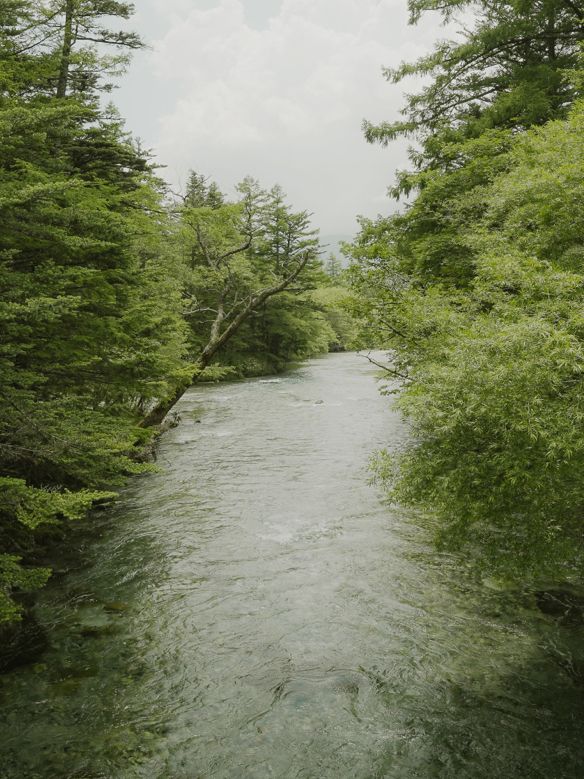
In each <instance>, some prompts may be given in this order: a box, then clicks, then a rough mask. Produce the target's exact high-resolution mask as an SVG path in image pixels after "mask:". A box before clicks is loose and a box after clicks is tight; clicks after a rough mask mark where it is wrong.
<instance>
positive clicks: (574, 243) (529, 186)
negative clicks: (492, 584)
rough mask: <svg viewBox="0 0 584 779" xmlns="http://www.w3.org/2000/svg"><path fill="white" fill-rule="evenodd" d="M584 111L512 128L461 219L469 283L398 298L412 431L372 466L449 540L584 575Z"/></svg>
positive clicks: (474, 552) (499, 559)
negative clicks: (521, 130) (500, 165)
mask: <svg viewBox="0 0 584 779" xmlns="http://www.w3.org/2000/svg"><path fill="white" fill-rule="evenodd" d="M583 119H584V110H583V107H582V106H577V107H576V108H575V109H574V110H573V112H572V114H571V115H570V117H569V118H568V120H566V121H556V122H552V123H549V124H548V125H546V126H545V127H544V128H542V129H534V130H532V131H530V132H528V133H527V134H525V135H524V136H522V137H519V138H518V139H517V140H516V141H515V143H514V145H513V148H512V150H511V152H510V161H511V169H510V170H509V171H508V172H506V173H503V174H501V175H500V176H499V177H497V178H496V179H495V180H494V181H493V183H492V185H491V186H490V187H488V188H487V189H485V191H484V193H483V196H484V200H485V205H486V209H485V213H484V215H483V218H482V219H481V220H474V222H471V223H469V225H468V226H467V230H466V234H465V236H466V240H467V242H468V244H469V245H470V246H472V248H473V251H474V254H475V263H474V266H475V272H474V276H473V278H472V280H471V281H470V283H469V285H468V287H467V288H466V289H465V291H464V293H462V292H459V291H457V290H456V289H446V288H442V289H440V288H439V287H436V286H432V287H429V288H426V289H424V288H421V287H418V286H416V285H415V284H413V283H410V284H408V285H407V286H406V288H405V289H402V290H401V291H400V293H399V294H398V295H396V296H394V299H393V309H392V314H391V324H392V326H393V327H394V329H395V330H398V329H400V328H403V332H402V337H399V336H395V337H394V338H393V340H392V344H393V345H394V346H395V347H396V348H397V349H398V354H397V361H398V364H399V365H400V366H401V367H402V369H406V370H407V371H408V373H409V380H408V382H406V386H405V388H404V390H403V392H402V395H401V397H400V400H399V406H400V407H401V408H402V410H403V411H404V413H405V414H406V416H407V417H408V419H409V420H410V422H411V425H412V432H413V435H414V441H415V444H414V445H413V447H411V448H409V449H407V450H406V451H405V452H403V453H402V454H401V455H398V456H396V457H389V456H388V455H384V456H381V457H380V459H379V461H378V463H377V470H378V474H379V475H380V476H381V478H382V479H383V480H384V481H385V483H386V484H387V485H388V487H390V489H391V491H392V495H393V497H394V499H395V500H398V501H400V502H402V503H404V504H406V505H410V506H413V507H416V508H420V509H423V510H424V511H426V512H430V513H431V514H433V515H435V516H436V517H437V518H438V520H439V522H438V527H439V530H438V538H439V540H440V542H441V543H442V544H445V545H447V546H448V548H454V549H458V550H463V551H464V552H465V553H466V554H468V555H469V556H470V557H472V559H474V560H475V561H476V562H477V564H478V565H479V566H481V567H483V568H484V569H487V570H489V571H495V572H496V573H498V574H499V575H502V576H505V577H508V578H513V577H516V576H521V577H524V576H530V577H533V578H537V577H545V576H550V577H553V576H555V577H560V578H570V577H572V578H573V577H582V575H584V527H583V525H582V508H583V506H584V488H583V485H582V480H581V479H580V477H579V473H580V471H581V469H582V467H583V464H584V436H583V435H582V421H583V419H584V392H583V387H584V384H583V377H584V329H583V324H584V320H583V318H582V309H583V304H584V297H583V295H584V292H583V290H584V263H583V262H582V259H583V258H582V245H583V240H584V224H583V223H582V220H581V218H580V211H579V210H578V209H577V208H575V204H576V203H578V202H580V203H581V202H583V199H584V184H583V182H584V154H583V144H582V137H583V136H582V121H583ZM556 217H557V218H556ZM362 283H363V284H365V282H364V281H362ZM386 302H387V301H386ZM378 303H379V309H380V310H383V309H384V308H385V306H384V305H383V304H382V303H381V302H380V301H378Z"/></svg>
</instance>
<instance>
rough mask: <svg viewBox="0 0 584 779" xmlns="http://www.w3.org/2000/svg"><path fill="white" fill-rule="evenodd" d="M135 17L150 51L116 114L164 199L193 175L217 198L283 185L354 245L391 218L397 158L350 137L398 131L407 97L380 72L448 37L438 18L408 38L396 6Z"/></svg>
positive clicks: (403, 160) (398, 147)
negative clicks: (206, 181) (389, 123)
mask: <svg viewBox="0 0 584 779" xmlns="http://www.w3.org/2000/svg"><path fill="white" fill-rule="evenodd" d="M135 6H136V14H135V16H134V17H133V19H132V22H131V27H132V29H134V30H136V31H138V32H139V33H140V34H141V35H142V36H143V38H144V39H145V40H146V42H147V43H148V46H149V48H148V49H147V50H144V51H142V52H139V53H137V54H136V55H135V56H134V59H133V63H132V65H131V67H130V70H129V72H128V73H127V74H126V75H125V76H124V77H123V78H122V79H121V82H120V86H119V88H118V89H117V90H116V91H115V93H114V94H113V102H114V103H115V104H116V105H117V106H118V108H119V109H120V111H121V113H122V115H123V116H124V117H125V118H126V121H127V127H128V129H129V130H130V131H131V132H132V133H133V134H134V135H135V136H137V137H139V138H140V139H141V141H142V142H143V144H144V146H146V147H147V148H149V149H151V150H152V151H153V152H154V154H155V157H156V160H157V162H159V163H160V164H163V165H164V166H165V168H164V169H163V170H162V171H161V173H162V175H163V176H164V177H165V178H166V179H168V181H169V183H170V184H171V186H172V187H173V189H176V190H181V188H182V189H184V184H185V181H186V178H187V176H188V171H189V170H190V169H193V170H196V171H197V172H199V173H203V174H205V175H206V176H209V177H210V178H211V179H213V180H215V181H217V183H218V184H219V186H220V187H221V189H222V190H223V191H225V192H227V193H228V194H231V193H233V188H234V186H235V184H236V183H237V182H238V181H240V180H241V179H243V178H244V177H245V176H246V175H251V176H253V177H254V178H257V179H259V180H260V182H261V184H262V185H263V186H264V187H266V188H269V187H271V186H273V185H274V184H276V183H277V184H280V185H281V186H282V187H283V189H284V191H285V192H286V193H287V195H288V199H289V201H290V202H291V204H292V205H293V207H294V208H295V209H297V210H304V209H306V210H308V211H311V212H313V214H314V216H313V223H314V225H315V226H316V227H319V228H320V229H321V233H322V234H323V235H336V234H339V235H346V236H348V235H352V234H354V233H355V232H356V230H357V222H356V217H357V215H358V214H361V215H364V216H367V217H374V216H375V215H376V214H378V213H388V212H390V211H392V210H395V208H396V205H395V204H394V203H393V202H392V201H391V200H390V199H389V198H388V196H387V189H388V187H389V186H390V185H391V183H392V181H393V177H394V172H395V170H396V169H400V168H404V167H406V166H407V144H406V143H405V142H403V141H398V142H396V143H394V144H391V145H390V147H389V148H386V149H383V148H381V147H379V146H372V145H369V144H367V143H366V141H365V140H364V138H363V133H362V129H361V123H362V121H363V119H365V118H366V119H368V120H370V121H373V122H377V121H382V120H394V119H397V118H398V117H399V110H400V108H401V107H402V106H403V102H404V100H403V92H404V85H402V84H400V85H390V84H388V83H387V82H386V81H385V80H384V78H383V76H382V73H381V68H382V66H395V65H397V64H399V63H400V62H402V61H403V60H406V61H411V60H412V59H416V58H417V57H419V56H420V55H421V54H424V53H425V52H427V51H428V50H429V49H431V48H432V45H433V43H434V42H435V41H436V40H438V39H441V38H444V37H446V32H445V30H444V28H443V27H441V25H440V19H439V18H438V17H437V16H436V15H431V16H430V18H429V19H424V20H423V21H422V23H420V24H418V25H417V26H416V27H411V26H408V24H407V3H406V0H165V1H164V2H160V0H136V2H135ZM407 86H408V87H410V88H411V87H412V85H411V84H409V85H407ZM414 89H415V86H414Z"/></svg>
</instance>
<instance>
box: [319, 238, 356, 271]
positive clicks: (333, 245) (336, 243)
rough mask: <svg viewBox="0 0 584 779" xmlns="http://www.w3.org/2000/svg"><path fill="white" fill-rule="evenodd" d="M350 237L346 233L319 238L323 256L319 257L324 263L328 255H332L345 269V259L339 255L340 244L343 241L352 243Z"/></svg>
mask: <svg viewBox="0 0 584 779" xmlns="http://www.w3.org/2000/svg"><path fill="white" fill-rule="evenodd" d="M353 237H354V236H352V235H349V234H348V233H346V234H345V233H337V234H336V235H321V237H320V245H321V246H322V248H323V249H324V252H323V254H322V255H321V257H322V259H323V261H324V262H326V261H327V259H328V256H329V254H334V255H335V257H336V258H337V259H338V260H339V262H341V264H342V265H343V267H346V266H347V265H348V264H349V263H348V261H347V258H346V257H345V256H344V255H342V254H341V246H340V245H341V243H343V242H345V241H352V240H353Z"/></svg>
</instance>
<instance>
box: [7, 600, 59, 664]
mask: <svg viewBox="0 0 584 779" xmlns="http://www.w3.org/2000/svg"><path fill="white" fill-rule="evenodd" d="M48 646H49V641H48V638H47V634H46V633H45V631H44V629H43V628H42V627H41V626H40V625H39V623H38V622H37V621H36V619H35V618H34V617H33V616H32V615H31V614H29V613H26V612H25V614H23V617H22V620H21V621H20V622H11V623H8V624H6V625H1V626H0V673H6V672H7V671H13V670H14V669H15V668H19V667H20V666H22V665H30V664H31V663H35V662H37V661H38V659H39V658H40V656H41V655H42V654H43V652H44V651H45V650H46V649H47V648H48Z"/></svg>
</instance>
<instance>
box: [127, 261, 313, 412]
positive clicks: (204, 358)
mask: <svg viewBox="0 0 584 779" xmlns="http://www.w3.org/2000/svg"><path fill="white" fill-rule="evenodd" d="M309 259H310V254H309V253H307V254H306V255H305V257H304V259H303V260H302V261H301V262H300V263H299V264H298V265H297V267H296V268H295V270H293V271H292V273H290V274H289V275H288V276H286V278H285V279H282V281H281V282H280V283H279V284H274V286H272V287H265V288H264V289H262V290H260V291H259V292H255V293H254V294H253V295H251V296H250V298H249V300H248V301H247V303H246V304H245V306H244V307H243V308H242V309H241V311H240V312H239V313H238V314H237V315H236V316H235V318H234V319H233V320H232V321H231V322H230V323H229V325H228V326H227V327H226V328H225V330H223V331H221V325H222V324H223V322H224V320H225V310H224V303H223V301H221V302H220V304H219V307H218V309H217V316H216V317H215V321H214V322H213V325H212V327H211V334H210V337H209V341H208V342H207V344H206V346H205V348H204V349H203V350H202V351H201V354H200V355H199V358H198V359H197V362H196V365H197V368H198V369H199V370H203V369H204V368H206V367H207V366H208V365H209V364H210V363H211V360H212V359H213V357H214V356H215V355H216V354H217V352H218V351H219V350H220V349H221V347H222V346H223V345H224V344H226V343H227V341H229V339H230V338H232V337H233V336H234V335H235V333H236V332H237V331H238V330H239V328H240V327H241V326H242V324H243V323H244V322H245V321H246V320H247V319H248V318H249V316H251V314H252V313H253V312H254V311H257V309H258V308H259V307H260V306H262V305H263V304H264V303H265V302H266V300H268V298H271V297H273V296H274V295H277V294H278V293H280V292H284V291H285V290H286V289H287V288H288V287H289V286H290V285H291V284H292V283H293V282H294V281H295V280H296V278H297V277H298V276H299V274H300V273H301V272H302V270H303V269H304V267H305V266H306V264H307V262H308V260H309ZM196 380H197V376H196V375H195V376H193V379H192V381H193V382H194V381H196ZM189 384H190V382H188V383H186V384H184V385H181V386H180V387H177V389H176V391H175V392H174V393H173V395H172V397H170V398H167V399H166V400H164V401H162V402H161V403H159V404H158V405H157V406H156V407H155V408H154V409H153V410H152V411H151V412H150V413H149V414H148V415H147V416H146V417H145V418H144V419H143V420H142V422H141V427H153V426H154V425H158V424H160V422H162V420H163V419H164V417H165V416H166V414H167V413H168V412H169V411H170V409H171V408H172V407H173V406H174V404H175V403H176V402H177V401H178V400H180V398H181V397H182V395H183V393H184V392H185V390H186V389H187V388H188V386H189Z"/></svg>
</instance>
